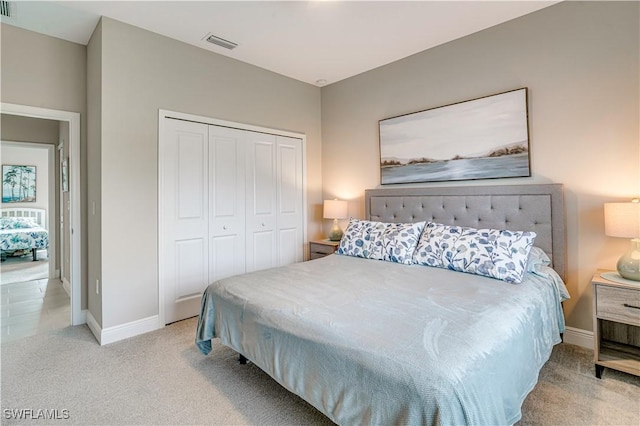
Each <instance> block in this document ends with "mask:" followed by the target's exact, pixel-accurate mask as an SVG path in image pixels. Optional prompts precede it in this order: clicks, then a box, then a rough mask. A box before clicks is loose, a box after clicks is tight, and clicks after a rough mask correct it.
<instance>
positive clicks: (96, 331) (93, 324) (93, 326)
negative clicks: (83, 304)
mask: <svg viewBox="0 0 640 426" xmlns="http://www.w3.org/2000/svg"><path fill="white" fill-rule="evenodd" d="M86 312H87V321H86V323H87V326H88V327H89V330H91V333H92V334H93V337H95V338H96V340H97V341H98V343H100V344H102V343H101V342H100V340H101V337H102V327H100V325H99V324H98V321H96V319H95V318H94V317H93V315H91V312H89V311H86Z"/></svg>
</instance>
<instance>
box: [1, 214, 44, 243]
mask: <svg viewBox="0 0 640 426" xmlns="http://www.w3.org/2000/svg"><path fill="white" fill-rule="evenodd" d="M48 247H49V233H48V232H47V230H46V229H44V228H42V227H40V226H39V225H38V224H36V223H35V222H33V221H31V220H30V219H28V218H23V217H2V218H0V250H2V251H16V250H31V249H34V248H35V249H41V248H48Z"/></svg>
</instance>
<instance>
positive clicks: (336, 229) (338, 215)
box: [322, 200, 348, 241]
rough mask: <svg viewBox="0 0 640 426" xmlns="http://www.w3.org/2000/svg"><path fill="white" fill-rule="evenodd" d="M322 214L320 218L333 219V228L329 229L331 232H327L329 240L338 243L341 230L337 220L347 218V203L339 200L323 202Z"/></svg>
mask: <svg viewBox="0 0 640 426" xmlns="http://www.w3.org/2000/svg"><path fill="white" fill-rule="evenodd" d="M322 212H323V213H322V217H324V218H325V219H333V226H332V227H331V231H329V240H331V241H340V239H341V238H342V229H340V224H338V219H346V218H347V215H348V204H347V202H346V201H341V200H324V206H323V209H322Z"/></svg>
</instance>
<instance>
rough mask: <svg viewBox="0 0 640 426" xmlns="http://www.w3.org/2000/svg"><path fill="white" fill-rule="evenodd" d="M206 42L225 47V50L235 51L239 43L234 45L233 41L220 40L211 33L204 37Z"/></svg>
mask: <svg viewBox="0 0 640 426" xmlns="http://www.w3.org/2000/svg"><path fill="white" fill-rule="evenodd" d="M204 40H205V41H208V42H209V43H213V44H216V45H218V46H221V47H224V48H225V49H229V50H232V49H235V48H236V47H238V43H234V42H232V41H229V40H225V39H223V38H220V37H218V36H214V35H213V34H211V33H209V34H207V35H206V36H205V37H204Z"/></svg>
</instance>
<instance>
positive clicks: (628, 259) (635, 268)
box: [617, 238, 640, 281]
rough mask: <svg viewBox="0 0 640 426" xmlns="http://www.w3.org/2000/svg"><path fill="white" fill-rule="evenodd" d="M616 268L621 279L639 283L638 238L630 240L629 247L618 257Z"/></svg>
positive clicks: (639, 249) (639, 244) (639, 246)
mask: <svg viewBox="0 0 640 426" xmlns="http://www.w3.org/2000/svg"><path fill="white" fill-rule="evenodd" d="M617 266H618V273H619V274H620V276H621V277H622V278H625V279H627V280H632V281H640V238H634V239H632V240H631V247H629V250H628V251H627V252H626V253H625V254H623V255H622V257H620V260H618V265H617Z"/></svg>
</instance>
